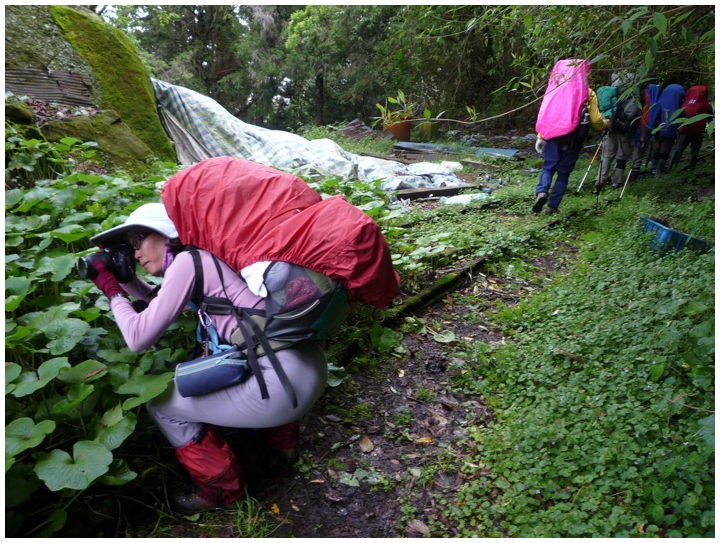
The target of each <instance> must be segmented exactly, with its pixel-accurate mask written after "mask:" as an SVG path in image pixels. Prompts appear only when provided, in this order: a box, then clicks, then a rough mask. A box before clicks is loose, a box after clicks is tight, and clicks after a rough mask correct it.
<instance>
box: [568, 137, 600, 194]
mask: <svg viewBox="0 0 720 543" xmlns="http://www.w3.org/2000/svg"><path fill="white" fill-rule="evenodd" d="M602 144H603V142H602V141H601V142H600V143H599V144H598V148H597V150H596V151H595V155H594V156H593V157H592V160H591V161H590V165H589V166H588V169H587V171H586V172H585V175H584V176H583V178H582V181H580V186H579V187H578V188H577V190H576V191H575V196H577V195H578V194H580V189H581V188H582V186H583V183H584V182H585V179H587V176H588V174H589V173H590V168H592V165H593V162H595V159H596V158H597V155H598V152H600V147H602Z"/></svg>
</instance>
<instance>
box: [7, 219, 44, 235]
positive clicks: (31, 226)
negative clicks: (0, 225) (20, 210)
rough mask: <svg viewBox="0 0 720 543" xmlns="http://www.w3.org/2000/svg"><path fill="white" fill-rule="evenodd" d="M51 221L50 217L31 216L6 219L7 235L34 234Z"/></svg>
mask: <svg viewBox="0 0 720 543" xmlns="http://www.w3.org/2000/svg"><path fill="white" fill-rule="evenodd" d="M49 220H50V215H30V216H29V217H21V216H10V217H5V233H6V234H7V233H9V232H18V233H20V234H25V233H26V232H33V231H35V230H37V229H38V228H41V227H43V226H45V225H46V224H47V223H48V221H49Z"/></svg>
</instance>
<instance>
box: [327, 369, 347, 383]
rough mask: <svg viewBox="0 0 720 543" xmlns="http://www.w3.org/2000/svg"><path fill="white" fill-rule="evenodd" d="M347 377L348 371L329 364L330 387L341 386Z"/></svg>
mask: <svg viewBox="0 0 720 543" xmlns="http://www.w3.org/2000/svg"><path fill="white" fill-rule="evenodd" d="M346 377H347V371H345V368H338V367H337V366H333V365H332V364H328V386H331V387H336V386H340V384H341V383H342V382H343V380H344V379H345V378H346Z"/></svg>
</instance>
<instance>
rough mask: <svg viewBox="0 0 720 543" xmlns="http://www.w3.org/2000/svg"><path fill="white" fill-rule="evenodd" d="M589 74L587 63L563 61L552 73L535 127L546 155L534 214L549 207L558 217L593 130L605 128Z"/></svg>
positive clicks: (538, 143) (540, 148) (538, 145)
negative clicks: (585, 143) (569, 184)
mask: <svg viewBox="0 0 720 543" xmlns="http://www.w3.org/2000/svg"><path fill="white" fill-rule="evenodd" d="M589 72H590V63H589V62H588V61H586V60H577V59H562V60H559V61H558V62H557V63H556V64H555V66H554V67H553V69H552V72H551V73H550V80H549V81H548V86H547V89H546V90H545V95H544V96H543V101H542V103H541V105H540V111H539V113H538V120H537V123H536V130H537V133H538V135H537V140H536V143H535V150H536V151H537V152H538V153H539V154H541V155H543V166H542V172H541V173H540V177H539V179H538V184H537V186H536V187H535V203H534V204H533V206H532V211H533V212H534V213H540V211H542V208H543V206H545V204H546V203H547V211H546V212H547V213H558V211H559V208H560V202H561V201H562V198H563V196H564V195H565V191H566V190H567V185H568V180H569V178H570V173H572V171H573V169H574V168H575V163H576V162H577V160H578V158H579V157H580V152H581V151H582V146H583V142H584V140H585V138H586V137H587V135H588V133H589V131H590V126H592V127H593V128H594V129H595V130H602V129H603V127H605V126H606V125H605V123H604V121H603V120H602V118H601V116H600V110H599V109H598V102H597V97H596V95H595V92H594V91H593V90H592V89H590V87H589V85H588V76H589ZM555 174H557V178H556V179H555V183H554V184H553V177H554V176H555ZM551 187H552V191H551Z"/></svg>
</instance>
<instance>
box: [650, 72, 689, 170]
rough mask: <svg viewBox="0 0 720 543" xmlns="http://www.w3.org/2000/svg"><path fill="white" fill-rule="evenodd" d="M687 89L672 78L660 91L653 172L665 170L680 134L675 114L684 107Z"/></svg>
mask: <svg viewBox="0 0 720 543" xmlns="http://www.w3.org/2000/svg"><path fill="white" fill-rule="evenodd" d="M684 100H685V89H684V88H683V86H682V85H679V84H677V83H674V82H673V80H672V79H671V80H670V81H669V82H668V83H667V84H666V85H665V86H664V87H663V88H662V89H661V91H660V98H658V106H659V109H660V119H659V123H658V127H659V130H658V131H657V132H656V133H655V146H654V152H653V160H652V170H651V171H652V174H653V175H655V174H657V173H662V172H664V171H665V168H666V166H667V165H668V164H667V161H668V158H669V157H670V150H671V149H672V147H673V144H674V143H675V139H676V137H677V134H678V128H679V125H678V123H675V122H673V121H674V120H675V117H673V115H674V114H675V113H676V112H677V111H678V110H679V109H680V108H681V107H682V103H683V101H684Z"/></svg>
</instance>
